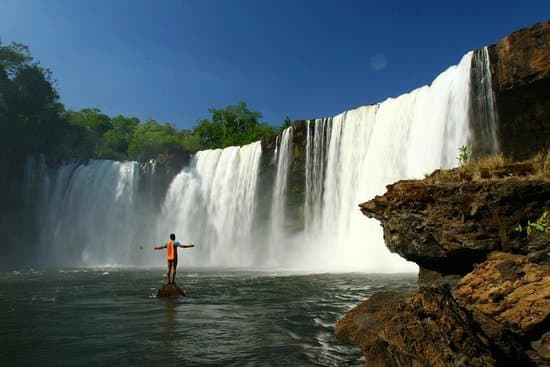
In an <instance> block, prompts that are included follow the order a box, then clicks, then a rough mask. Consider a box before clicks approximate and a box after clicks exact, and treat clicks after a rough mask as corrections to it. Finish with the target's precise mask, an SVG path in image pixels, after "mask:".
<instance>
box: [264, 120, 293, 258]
mask: <svg viewBox="0 0 550 367" xmlns="http://www.w3.org/2000/svg"><path fill="white" fill-rule="evenodd" d="M292 130H293V129H292V126H291V127H288V128H286V129H285V130H284V131H283V133H282V135H281V140H280V141H279V140H278V141H277V147H276V148H275V157H276V159H277V161H276V162H277V171H276V176H275V184H274V186H273V195H272V202H271V217H270V221H271V225H270V232H269V240H268V241H269V251H268V252H267V255H268V256H267V261H266V262H265V263H266V264H270V265H275V264H280V262H281V254H283V251H284V246H282V244H284V239H285V238H284V233H285V232H286V231H285V219H286V204H287V190H288V173H289V172H288V171H289V164H290V155H291V153H292V152H291V148H292V136H293V134H292Z"/></svg>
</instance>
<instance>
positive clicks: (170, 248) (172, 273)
mask: <svg viewBox="0 0 550 367" xmlns="http://www.w3.org/2000/svg"><path fill="white" fill-rule="evenodd" d="M178 247H181V248H187V247H195V245H191V244H185V245H184V244H182V243H180V242H178V241H176V235H175V234H174V233H171V234H170V241H168V242H167V243H165V244H164V245H160V246H155V247H154V248H155V250H162V249H166V260H168V273H166V275H167V277H168V284H175V283H176V268H177V266H178Z"/></svg>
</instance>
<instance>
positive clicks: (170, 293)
mask: <svg viewBox="0 0 550 367" xmlns="http://www.w3.org/2000/svg"><path fill="white" fill-rule="evenodd" d="M178 297H187V292H186V291H185V290H184V289H182V288H180V287H178V286H177V285H176V284H173V283H170V284H164V285H163V286H162V287H160V288H159V290H158V291H157V298H178Z"/></svg>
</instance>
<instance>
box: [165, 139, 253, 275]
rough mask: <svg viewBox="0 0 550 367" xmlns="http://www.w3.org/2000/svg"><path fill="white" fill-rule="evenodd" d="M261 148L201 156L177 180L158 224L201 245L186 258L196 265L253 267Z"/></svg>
mask: <svg viewBox="0 0 550 367" xmlns="http://www.w3.org/2000/svg"><path fill="white" fill-rule="evenodd" d="M261 153H262V149H261V144H260V142H255V143H252V144H249V145H245V146H243V147H228V148H225V149H216V150H206V151H201V152H198V153H197V155H196V157H195V160H194V162H193V164H192V167H191V168H189V169H184V170H183V171H182V172H180V173H179V174H178V175H177V176H176V178H175V179H174V180H173V182H172V184H171V185H170V188H169V189H168V193H167V196H166V199H165V201H164V205H163V210H162V214H161V218H160V220H159V224H158V228H159V231H158V234H159V237H160V238H167V235H168V233H170V232H174V231H175V232H176V234H179V235H180V237H181V241H184V242H191V243H196V244H197V247H196V248H194V249H193V251H189V252H187V253H186V254H185V256H184V257H183V259H184V261H187V262H189V263H190V264H193V265H195V266H197V265H199V266H204V265H206V266H252V265H254V264H255V263H256V260H255V259H256V255H257V250H258V248H254V247H253V243H252V237H253V236H252V235H253V232H254V228H253V225H254V220H255V215H254V213H255V209H256V182H257V179H258V168H259V163H260V158H261Z"/></svg>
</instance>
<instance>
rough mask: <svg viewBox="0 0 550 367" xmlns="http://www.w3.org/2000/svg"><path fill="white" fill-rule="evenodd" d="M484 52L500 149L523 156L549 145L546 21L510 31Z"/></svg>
mask: <svg viewBox="0 0 550 367" xmlns="http://www.w3.org/2000/svg"><path fill="white" fill-rule="evenodd" d="M488 52H489V59H490V61H491V75H492V84H493V90H494V93H495V103H496V109H497V114H498V121H499V126H498V139H499V141H500V146H501V150H502V151H503V152H504V153H505V154H506V155H508V156H514V157H516V158H523V159H525V158H527V157H528V156H530V155H532V154H533V153H536V152H537V151H539V150H541V149H544V148H546V147H548V145H549V144H550V119H548V111H549V110H550V22H545V23H539V24H535V25H533V26H532V27H529V28H527V29H523V30H520V31H517V32H514V33H512V34H510V35H509V36H507V37H505V38H504V39H502V40H501V41H499V42H497V43H496V44H494V45H491V46H489V47H488Z"/></svg>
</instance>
